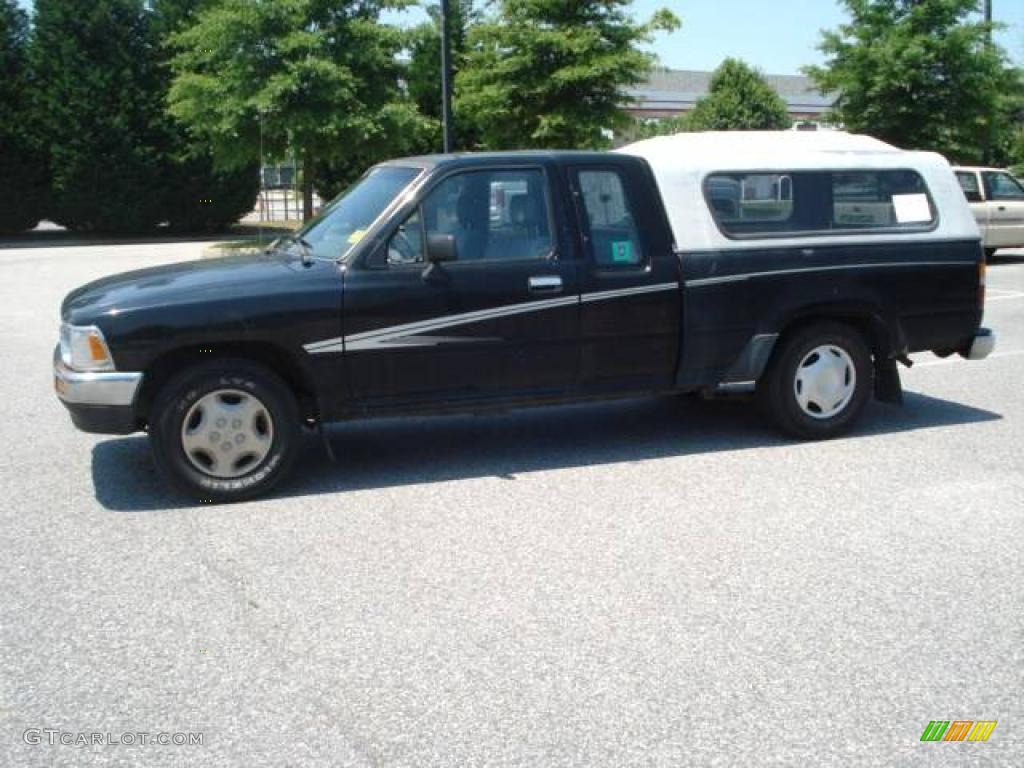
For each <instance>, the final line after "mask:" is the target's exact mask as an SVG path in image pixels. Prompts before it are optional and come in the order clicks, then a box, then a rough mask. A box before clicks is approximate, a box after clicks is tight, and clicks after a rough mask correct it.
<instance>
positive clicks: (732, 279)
mask: <svg viewBox="0 0 1024 768" xmlns="http://www.w3.org/2000/svg"><path fill="white" fill-rule="evenodd" d="M977 263H978V262H976V261H891V262H885V263H882V264H839V265H836V266H833V267H799V268H797V269H776V270H772V271H770V272H745V273H743V274H740V275H723V276H722V277H702V278H700V279H699V280H687V281H686V287H687V288H699V287H701V286H703V285H719V284H720V283H738V282H742V281H744V280H753V279H755V278H758V277H776V276H778V275H799V274H804V273H806V272H835V271H837V270H841V269H886V268H895V267H963V266H976V265H977Z"/></svg>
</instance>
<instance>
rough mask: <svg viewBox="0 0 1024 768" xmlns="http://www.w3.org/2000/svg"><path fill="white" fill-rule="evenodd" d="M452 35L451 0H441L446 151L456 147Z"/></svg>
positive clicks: (442, 93) (442, 86)
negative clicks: (453, 120)
mask: <svg viewBox="0 0 1024 768" xmlns="http://www.w3.org/2000/svg"><path fill="white" fill-rule="evenodd" d="M451 38H452V35H451V23H450V13H449V0H441V124H442V127H443V129H444V151H445V152H446V153H448V152H452V151H453V150H454V149H455V130H454V127H453V126H452V39H451Z"/></svg>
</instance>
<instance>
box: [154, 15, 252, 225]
mask: <svg viewBox="0 0 1024 768" xmlns="http://www.w3.org/2000/svg"><path fill="white" fill-rule="evenodd" d="M212 1H213V0H155V1H154V2H152V3H151V9H152V28H153V32H154V36H155V39H156V40H157V41H158V42H159V45H158V46H157V47H155V49H154V53H155V55H156V56H157V57H158V60H159V65H160V71H159V76H160V89H161V93H162V94H163V95H164V99H166V97H167V94H168V93H169V91H170V87H171V81H172V79H173V73H172V71H171V67H170V58H171V50H170V47H169V46H168V45H167V44H166V41H167V40H168V39H169V38H170V37H171V35H173V34H174V33H176V32H179V31H181V30H182V29H185V28H187V27H188V26H189V25H190V24H191V23H193V22H194V20H195V17H196V14H197V13H198V12H199V11H200V10H201V9H202V8H203V7H205V6H207V5H209V4H210V3H211V2H212ZM163 118H164V120H165V122H166V134H167V138H166V145H165V152H166V157H165V163H164V164H165V170H164V182H165V183H164V184H163V185H162V186H163V189H162V197H163V208H162V213H163V216H164V217H165V219H166V221H167V223H168V225H169V226H170V228H171V229H172V230H176V231H185V232H200V231H203V232H216V231H220V230H222V229H224V228H225V226H227V225H228V224H231V223H234V222H236V221H238V219H239V218H240V217H241V216H243V215H244V214H246V213H248V212H249V211H251V210H252V208H253V205H254V204H255V202H256V197H257V195H258V194H259V187H260V182H259V162H258V161H257V160H255V159H253V160H251V161H250V162H249V163H247V164H242V165H239V166H235V167H231V168H220V167H217V165H216V159H215V158H214V155H213V150H212V148H211V146H210V144H209V143H208V142H207V141H205V140H204V138H203V137H201V136H192V135H190V134H189V132H188V131H187V130H186V128H185V126H184V125H182V124H181V123H179V122H178V121H176V120H174V119H173V118H172V117H171V116H170V115H169V114H165V115H164V116H163Z"/></svg>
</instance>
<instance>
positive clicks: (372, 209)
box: [293, 166, 422, 261]
mask: <svg viewBox="0 0 1024 768" xmlns="http://www.w3.org/2000/svg"><path fill="white" fill-rule="evenodd" d="M420 173H422V170H421V169H419V168H403V167H396V166H382V167H378V168H374V169H372V170H371V171H370V172H369V173H367V174H366V175H365V176H363V178H361V179H360V180H359V181H357V182H356V183H355V184H354V185H352V186H351V187H349V188H348V190H346V191H345V192H344V193H342V194H341V195H340V196H339V197H336V198H335V199H334V200H333V201H331V203H330V204H329V205H328V206H327V207H326V208H324V210H323V211H321V212H320V215H318V216H317V217H316V218H314V219H312V220H311V221H310V222H309V223H308V224H306V226H304V227H303V228H302V229H300V230H299V231H298V232H297V233H296V234H297V239H293V242H298V243H301V245H302V246H303V247H304V248H306V249H307V254H306V255H307V256H310V257H312V258H319V259H330V260H331V261H334V260H336V259H339V258H342V257H343V256H345V255H346V254H347V253H348V252H349V250H351V248H352V247H353V246H354V245H356V243H358V242H359V241H360V240H362V238H363V235H365V234H366V230H367V229H369V227H370V225H371V224H373V222H374V221H375V220H376V219H377V217H378V216H380V215H381V213H383V212H384V209H385V208H387V207H388V205H390V204H391V201H392V200H394V199H395V198H396V197H397V196H398V195H399V194H400V193H401V192H402V190H404V189H405V188H406V187H407V186H409V185H410V184H411V183H412V182H413V181H414V180H415V179H416V177H417V176H419V175H420Z"/></svg>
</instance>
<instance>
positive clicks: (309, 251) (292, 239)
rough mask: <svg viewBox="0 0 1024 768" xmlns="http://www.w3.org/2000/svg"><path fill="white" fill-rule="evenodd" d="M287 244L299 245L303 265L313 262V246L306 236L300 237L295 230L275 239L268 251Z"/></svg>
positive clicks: (306, 265)
mask: <svg viewBox="0 0 1024 768" xmlns="http://www.w3.org/2000/svg"><path fill="white" fill-rule="evenodd" d="M287 244H291V245H297V246H299V253H300V254H301V256H302V265H303V266H305V267H308V266H309V265H310V264H312V263H313V246H312V245H310V244H309V243H308V242H307V241H306V240H305V238H303V237H300V236H299V235H297V234H295V233H294V232H289V233H288V234H287V235H281V237H279V238H277V239H276V240H274V241H273V242H272V243H271V244H270V245H269V246H268V247H267V251H275V250H277V249H278V248H281V247H283V246H285V245H287Z"/></svg>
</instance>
